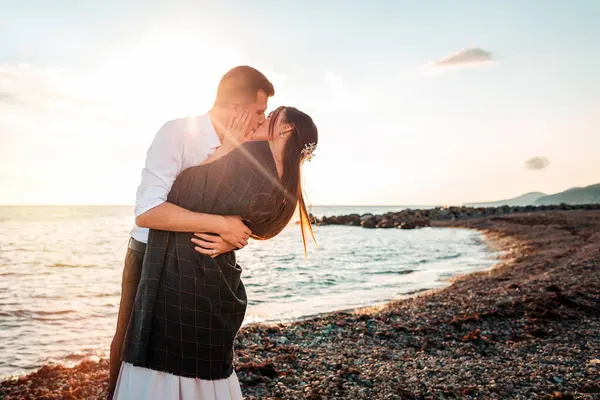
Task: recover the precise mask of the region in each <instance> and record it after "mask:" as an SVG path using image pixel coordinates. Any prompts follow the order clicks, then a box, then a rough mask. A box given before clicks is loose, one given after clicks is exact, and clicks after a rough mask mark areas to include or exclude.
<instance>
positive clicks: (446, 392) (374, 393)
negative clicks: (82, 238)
mask: <svg viewBox="0 0 600 400" xmlns="http://www.w3.org/2000/svg"><path fill="white" fill-rule="evenodd" d="M432 225H434V226H442V227H448V228H452V227H463V228H471V229H477V230H480V231H482V232H483V233H484V234H485V235H486V236H487V238H488V239H489V241H490V244H491V245H493V246H495V247H497V248H498V249H500V250H502V251H503V259H502V260H500V261H501V262H500V263H499V264H498V265H497V266H495V267H494V268H493V269H492V270H491V271H487V272H478V273H474V274H470V275H466V276H464V277H459V278H456V279H454V280H453V283H452V285H450V286H449V287H447V288H445V289H442V290H438V291H435V292H427V293H423V294H421V295H418V296H417V297H413V298H410V299H407V300H402V301H397V302H393V303H389V304H387V305H386V306H383V307H379V308H371V309H362V310H357V311H354V312H337V313H332V314H328V315H324V316H320V317H315V318H311V319H307V320H303V321H299V322H295V323H290V324H279V325H271V326H267V325H253V326H249V327H246V328H244V329H243V330H242V331H241V332H240V333H239V335H238V340H237V343H236V356H237V362H236V370H237V373H238V377H239V379H240V382H241V384H242V390H243V392H244V395H245V396H246V398H247V399H271V398H273V399H276V398H282V399H600V211H550V212H536V213H522V214H511V215H505V216H488V217H484V218H478V219H471V220H460V221H441V222H440V221H437V222H434V223H432ZM106 380H107V362H106V360H101V361H99V362H91V361H88V362H83V363H81V364H80V365H79V366H77V367H74V368H63V367H43V368H42V369H40V370H39V371H37V372H35V373H32V374H30V375H27V376H25V377H22V378H19V379H14V380H7V381H4V382H2V383H0V399H83V398H87V399H95V398H103V396H105V387H106Z"/></svg>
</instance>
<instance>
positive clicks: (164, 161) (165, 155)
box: [134, 122, 185, 217]
mask: <svg viewBox="0 0 600 400" xmlns="http://www.w3.org/2000/svg"><path fill="white" fill-rule="evenodd" d="M184 136H185V132H184V130H183V129H181V127H178V126H177V125H176V124H174V123H173V122H167V123H166V124H165V125H163V126H162V128H160V130H159V131H158V132H157V134H156V136H155V137H154V140H153V141H152V144H151V145H150V148H149V149H148V152H147V153H146V164H145V166H144V169H143V170H142V181H141V183H140V185H139V186H138V189H137V193H136V197H135V207H134V214H135V216H136V217H138V216H140V215H142V214H143V213H145V212H146V211H148V210H151V209H152V208H154V207H156V206H158V205H160V204H162V203H164V202H165V201H166V200H167V195H168V194H169V191H170V190H171V186H173V182H175V178H176V177H177V175H178V174H179V173H180V172H181V170H182V167H183V144H184Z"/></svg>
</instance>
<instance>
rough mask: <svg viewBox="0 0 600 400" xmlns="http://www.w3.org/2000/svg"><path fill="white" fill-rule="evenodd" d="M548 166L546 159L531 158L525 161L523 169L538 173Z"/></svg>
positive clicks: (548, 162)
mask: <svg viewBox="0 0 600 400" xmlns="http://www.w3.org/2000/svg"><path fill="white" fill-rule="evenodd" d="M549 165H550V161H549V160H548V158H547V157H533V158H530V159H529V160H527V161H525V168H527V169H528V170H531V171H539V170H542V169H544V168H546V167H548V166H549Z"/></svg>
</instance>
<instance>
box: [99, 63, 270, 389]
mask: <svg viewBox="0 0 600 400" xmlns="http://www.w3.org/2000/svg"><path fill="white" fill-rule="evenodd" d="M274 94H275V90H274V88H273V85H272V84H271V82H269V80H268V79H267V78H266V77H265V76H264V75H263V74H262V73H261V72H259V71H258V70H256V69H254V68H252V67H248V66H239V67H235V68H233V69H232V70H230V71H228V72H227V73H226V74H225V75H224V76H223V78H221V81H220V82H219V86H218V88H217V97H216V100H215V103H214V105H213V107H212V108H211V110H210V111H208V113H206V114H204V115H200V116H197V117H190V118H183V119H178V120H173V121H169V122H167V123H166V124H164V125H163V126H162V128H161V129H160V130H159V131H158V133H157V134H156V136H155V137H154V140H153V142H152V144H151V146H150V148H149V149H148V152H147V157H146V165H145V168H144V169H143V170H142V181H141V183H140V186H139V187H138V190H137V195H136V203H135V209H134V214H135V226H134V227H133V229H132V230H131V234H130V235H131V238H130V239H129V245H128V249H127V254H126V256H125V263H124V268H123V278H122V283H121V302H120V305H119V316H118V319H117V329H116V333H115V336H114V338H113V341H112V343H111V346H110V374H109V383H108V393H109V394H108V398H109V399H111V398H112V394H113V392H114V389H115V386H116V383H117V378H118V375H119V368H120V366H121V350H122V346H123V340H124V336H125V332H126V331H127V325H128V323H129V317H130V315H131V309H132V307H133V302H134V300H135V295H136V292H137V286H138V283H139V280H140V274H141V270H142V262H143V259H144V252H145V249H146V243H147V241H148V233H149V229H159V230H165V231H173V232H195V233H196V234H197V235H200V234H202V233H205V232H212V233H216V234H218V235H219V236H215V237H214V238H213V239H211V240H210V241H206V240H203V239H201V238H200V237H199V238H196V239H193V241H194V243H196V244H197V247H196V250H197V251H198V252H200V253H203V254H209V255H212V256H217V255H219V254H222V253H225V252H228V251H231V250H233V249H236V248H238V249H241V248H243V247H244V246H246V245H247V244H248V238H249V236H250V234H251V232H250V230H249V229H248V227H247V226H246V225H245V224H244V223H243V222H242V221H241V219H240V218H239V217H237V216H221V215H210V214H202V213H196V212H192V211H189V210H186V209H184V208H181V207H179V206H176V205H174V204H171V203H168V202H166V198H167V195H168V194H169V191H170V190H171V186H172V185H173V182H174V181H175V178H176V177H177V175H179V173H180V172H181V171H183V170H184V169H186V168H188V167H191V166H195V165H198V164H201V163H202V162H204V161H205V160H206V159H207V158H208V157H209V156H210V155H211V154H212V153H214V152H215V150H216V149H217V148H218V147H220V146H228V147H231V148H233V147H235V146H237V145H239V144H240V143H242V142H244V141H245V140H246V139H247V138H248V136H250V134H251V133H252V132H253V131H254V130H256V128H258V126H259V125H260V124H262V122H263V121H264V120H265V111H266V109H267V102H268V99H269V97H271V96H273V95H274ZM241 120H243V121H244V123H243V124H240V121H241ZM236 124H237V125H236ZM234 125H236V126H237V127H239V126H242V125H243V128H244V129H241V130H240V129H229V128H231V127H232V126H234ZM202 237H206V236H202Z"/></svg>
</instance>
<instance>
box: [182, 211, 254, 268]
mask: <svg viewBox="0 0 600 400" xmlns="http://www.w3.org/2000/svg"><path fill="white" fill-rule="evenodd" d="M220 218H222V220H221V221H220V222H219V224H218V225H217V226H215V233H218V236H217V235H210V234H206V233H195V234H194V236H196V237H195V238H192V242H193V243H194V244H195V245H196V247H195V250H196V251H197V252H198V253H200V254H205V255H208V256H211V257H213V258H214V257H216V256H218V255H220V254H223V253H227V252H228V251H231V250H235V249H242V248H244V247H245V246H246V245H247V244H248V238H249V237H250V234H252V231H251V230H250V228H248V227H247V226H246V224H244V222H243V221H242V219H241V218H240V217H238V216H233V215H227V216H221V217H220Z"/></svg>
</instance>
